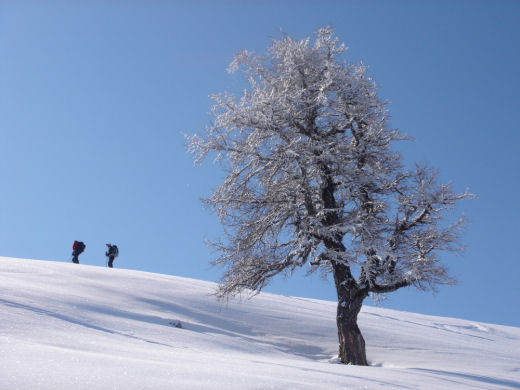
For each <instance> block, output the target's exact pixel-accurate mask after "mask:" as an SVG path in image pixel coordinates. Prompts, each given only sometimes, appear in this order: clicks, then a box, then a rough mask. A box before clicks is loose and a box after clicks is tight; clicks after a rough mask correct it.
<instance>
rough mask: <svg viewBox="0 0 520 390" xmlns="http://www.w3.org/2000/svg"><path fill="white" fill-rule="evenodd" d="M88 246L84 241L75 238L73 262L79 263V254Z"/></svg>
mask: <svg viewBox="0 0 520 390" xmlns="http://www.w3.org/2000/svg"><path fill="white" fill-rule="evenodd" d="M86 247H87V246H86V245H85V243H84V242H83V241H76V240H74V244H72V262H73V263H74V264H79V259H78V256H79V255H80V254H81V253H83V251H84V250H85V248H86Z"/></svg>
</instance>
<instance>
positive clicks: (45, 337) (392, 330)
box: [0, 257, 520, 390]
mask: <svg viewBox="0 0 520 390" xmlns="http://www.w3.org/2000/svg"><path fill="white" fill-rule="evenodd" d="M215 287H216V285H215V284H214V283H210V282H204V281H199V280H193V279H186V278H181V277H175V276H168V275H159V274H153V273H146V272H140V271H132V270H123V269H109V268H101V267H94V266H88V265H82V264H80V265H75V264H68V263H60V262H50V261H38V260H22V259H12V258H5V257H0V390H15V389H39V390H44V389H49V390H51V389H52V390H57V389H67V390H72V389H124V390H130V389H154V390H157V389H227V390H233V389H383V388H384V389H392V388H396V389H511V388H516V389H519V388H520V328H516V327H507V326H500V325H492V324H484V323H477V322H472V321H466V320H459V319H454V318H443V317H433V316H426V315H420V314H413V313H407V312H400V311H395V310H388V309H384V308H379V307H371V306H365V307H364V308H363V310H362V312H361V314H360V317H359V324H360V327H361V330H362V332H363V335H364V337H365V341H366V344H367V356H368V359H369V361H370V364H371V366H370V367H357V366H347V365H343V364H338V362H337V360H336V358H335V355H336V352H337V348H338V345H337V333H336V322H335V311H336V303H335V302H329V301H321V300H314V299H306V298H296V297H287V296H280V295H273V294H267V293H261V294H259V295H257V296H255V297H254V298H253V299H251V300H243V301H238V300H232V301H229V302H228V303H227V304H222V303H219V302H218V301H217V300H216V298H215V297H214V296H213V295H212V294H213V292H214V290H215ZM177 321H180V322H181V324H182V328H177V327H175V326H174V324H175V323H176V322H177Z"/></svg>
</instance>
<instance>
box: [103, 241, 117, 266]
mask: <svg viewBox="0 0 520 390" xmlns="http://www.w3.org/2000/svg"><path fill="white" fill-rule="evenodd" d="M107 247H108V250H107V251H106V252H105V256H107V257H108V266H109V267H110V268H112V266H113V263H114V259H115V258H116V257H117V256H118V255H119V249H118V248H117V245H112V244H107Z"/></svg>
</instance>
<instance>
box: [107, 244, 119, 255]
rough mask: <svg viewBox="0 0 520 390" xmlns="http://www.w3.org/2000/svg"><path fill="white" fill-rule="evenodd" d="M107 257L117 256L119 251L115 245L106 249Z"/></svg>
mask: <svg viewBox="0 0 520 390" xmlns="http://www.w3.org/2000/svg"><path fill="white" fill-rule="evenodd" d="M108 255H109V256H114V257H117V256H119V249H118V248H117V245H111V246H110V248H108Z"/></svg>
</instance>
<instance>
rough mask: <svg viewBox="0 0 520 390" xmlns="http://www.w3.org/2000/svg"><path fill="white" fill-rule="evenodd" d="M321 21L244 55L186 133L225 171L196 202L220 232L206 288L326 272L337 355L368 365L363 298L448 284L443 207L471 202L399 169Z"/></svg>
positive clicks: (390, 137) (366, 83) (369, 102)
mask: <svg viewBox="0 0 520 390" xmlns="http://www.w3.org/2000/svg"><path fill="white" fill-rule="evenodd" d="M344 51H345V46H344V45H343V44H339V43H338V40H337V38H336V37H334V34H333V30H332V29H331V28H328V27H327V28H321V29H319V30H318V31H317V32H316V38H315V40H314V42H311V40H310V39H308V38H307V39H304V40H294V39H292V38H291V37H288V36H287V37H284V38H283V39H281V40H274V41H273V43H272V45H271V46H270V47H269V49H268V51H267V54H266V55H265V56H259V55H254V54H252V53H249V52H247V51H244V52H242V53H240V54H239V55H237V56H236V57H235V59H234V60H233V62H232V63H231V65H230V71H236V70H243V72H244V73H245V75H246V76H247V80H248V88H246V90H245V91H244V93H243V96H242V97H241V98H240V99H236V98H234V97H233V96H231V95H229V94H218V95H215V96H214V97H213V99H214V102H215V104H214V106H213V110H212V112H213V116H214V121H213V122H212V123H211V124H210V125H208V127H207V128H206V132H205V133H204V134H203V135H197V134H196V135H194V136H191V137H188V147H189V149H190V151H191V152H192V153H193V154H194V156H195V161H196V162H201V161H202V160H203V159H204V157H206V156H207V154H208V153H213V152H215V153H216V158H217V160H220V161H221V162H222V165H223V167H224V169H225V170H226V171H227V177H226V179H225V180H224V182H223V183H222V184H221V185H220V186H219V187H218V188H217V189H216V190H215V191H214V193H213V195H212V196H211V198H209V199H205V200H204V201H205V203H207V204H208V205H209V206H210V207H211V208H212V209H213V210H214V211H215V212H216V213H217V214H218V216H219V218H220V220H221V222H222V224H223V226H224V229H225V234H226V238H225V239H224V240H223V241H221V242H214V243H212V245H214V246H215V247H216V248H217V249H218V253H219V257H218V258H217V259H216V260H215V261H214V264H217V265H223V266H224V267H225V273H224V276H223V278H222V281H221V284H220V287H219V290H218V294H219V295H220V296H221V297H226V296H231V295H234V294H237V293H241V292H244V291H249V292H258V291H260V290H261V289H262V288H263V287H265V286H266V285H267V284H268V283H269V281H270V279H271V278H272V277H274V276H276V275H278V274H281V273H284V274H290V273H291V272H292V271H294V270H295V269H296V268H297V267H302V266H304V265H307V266H308V267H309V270H310V271H311V272H312V271H318V270H321V271H323V272H325V273H332V276H333V279H334V282H335V287H336V291H337V296H338V307H337V326H338V336H339V358H340V360H341V361H342V362H344V363H349V364H357V365H366V364H367V360H366V353H365V342H364V339H363V337H362V335H361V332H360V330H359V328H358V325H357V316H358V313H359V311H360V309H361V306H362V304H363V301H364V299H365V298H367V297H368V296H369V295H371V294H385V293H389V292H393V291H396V290H397V289H400V288H402V287H406V286H415V287H417V288H418V289H420V290H425V289H429V288H433V287H434V286H435V285H437V284H449V283H452V281H453V280H452V279H451V278H450V277H449V276H448V274H447V271H446V269H445V267H444V266H443V265H442V264H441V263H440V262H439V258H438V252H439V251H443V250H448V251H459V250H461V249H462V248H461V246H460V245H459V244H458V238H459V232H460V230H461V228H462V226H463V224H464V219H463V218H460V219H458V220H455V221H453V223H451V224H450V223H448V222H447V221H446V218H445V217H446V212H447V211H448V210H450V209H453V207H454V205H455V203H456V201H457V200H460V199H463V198H467V197H470V196H471V195H470V194H469V193H467V192H465V193H461V194H459V193H455V192H454V191H453V190H452V189H451V188H450V186H449V185H447V184H439V183H438V182H437V180H436V173H435V172H434V171H433V170H431V169H429V168H427V167H421V166H417V167H416V168H415V169H412V170H406V169H405V168H404V167H403V165H402V163H401V156H400V155H399V153H397V152H396V151H395V150H392V149H391V145H392V142H393V141H397V140H403V139H405V138H406V137H404V136H402V135H400V133H399V132H398V131H397V130H394V129H391V128H389V124H388V114H387V111H386V109H385V104H384V102H382V101H381V100H380V99H379V98H378V96H377V89H376V86H375V84H374V82H373V81H372V80H371V79H370V78H369V77H367V75H366V69H365V67H364V66H363V65H356V64H350V63H348V62H345V61H343V60H341V56H342V53H343V52H344Z"/></svg>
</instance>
